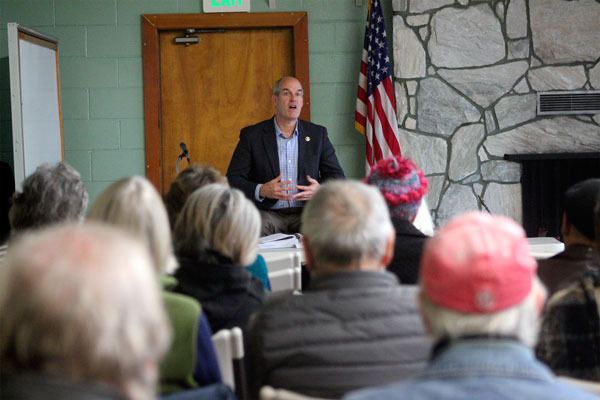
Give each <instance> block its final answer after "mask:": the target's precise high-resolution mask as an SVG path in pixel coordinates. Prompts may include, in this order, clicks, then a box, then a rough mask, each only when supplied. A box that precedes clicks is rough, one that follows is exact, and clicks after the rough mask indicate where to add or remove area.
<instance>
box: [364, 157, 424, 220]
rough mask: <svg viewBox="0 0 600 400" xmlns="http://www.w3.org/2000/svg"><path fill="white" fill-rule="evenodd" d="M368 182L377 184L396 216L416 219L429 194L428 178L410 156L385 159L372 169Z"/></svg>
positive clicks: (366, 181)
mask: <svg viewBox="0 0 600 400" xmlns="http://www.w3.org/2000/svg"><path fill="white" fill-rule="evenodd" d="M365 183H367V184H369V185H373V186H377V187H378V188H379V191H380V192H381V194H382V195H383V197H384V198H385V201H386V203H387V205H388V208H389V210H390V214H391V215H392V217H397V218H402V219H406V220H409V221H412V220H413V219H414V217H415V216H416V215H417V211H418V210H419V206H420V205H421V199H422V198H423V196H424V195H425V193H427V179H426V178H425V177H424V176H423V172H422V171H420V170H419V169H418V168H417V167H416V166H415V164H414V163H413V162H412V161H411V160H409V159H408V158H402V157H400V156H398V157H392V158H387V159H385V160H381V161H379V162H378V163H377V165H376V166H375V167H374V168H373V169H372V170H371V173H370V174H369V176H368V177H367V178H366V179H365Z"/></svg>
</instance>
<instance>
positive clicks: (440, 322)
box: [419, 277, 546, 347]
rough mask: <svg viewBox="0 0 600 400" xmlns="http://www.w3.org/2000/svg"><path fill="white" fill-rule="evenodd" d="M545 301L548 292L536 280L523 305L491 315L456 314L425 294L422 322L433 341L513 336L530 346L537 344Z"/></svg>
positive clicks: (423, 296) (422, 294)
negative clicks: (468, 337) (470, 336)
mask: <svg viewBox="0 0 600 400" xmlns="http://www.w3.org/2000/svg"><path fill="white" fill-rule="evenodd" d="M457 290H460V289H457ZM545 299H546V290H545V289H544V287H543V285H542V284H541V283H540V281H539V279H538V278H537V277H536V278H535V280H534V282H533V286H532V289H531V291H530V292H529V294H528V295H527V297H526V298H525V299H524V300H523V301H522V302H520V303H519V304H517V305H515V306H513V307H510V308H507V309H505V310H501V311H498V312H494V313H491V314H469V313H463V312H459V311H454V310H451V309H448V308H445V307H442V306H439V305H437V304H435V303H434V302H432V301H431V300H430V299H429V298H428V297H427V295H426V294H425V293H424V292H423V291H421V293H420V294H419V300H420V302H421V312H422V314H423V319H424V322H425V325H426V326H427V327H428V328H429V331H430V333H431V335H432V336H433V339H434V340H440V339H442V338H445V337H446V338H449V339H456V338H459V337H461V336H465V335H504V336H514V337H516V338H517V339H519V340H520V341H521V342H523V343H524V344H525V345H527V346H529V347H533V346H535V344H536V343H537V338H538V332H539V328H540V323H541V321H540V308H541V306H542V304H543V302H544V300H545Z"/></svg>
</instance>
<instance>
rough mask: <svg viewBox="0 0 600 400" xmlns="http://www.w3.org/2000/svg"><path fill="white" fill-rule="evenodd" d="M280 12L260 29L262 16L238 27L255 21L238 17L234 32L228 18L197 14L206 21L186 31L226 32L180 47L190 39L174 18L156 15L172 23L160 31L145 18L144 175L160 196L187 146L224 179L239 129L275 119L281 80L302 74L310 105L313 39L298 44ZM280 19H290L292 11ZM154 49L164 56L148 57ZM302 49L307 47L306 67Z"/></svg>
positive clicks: (196, 159)
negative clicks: (273, 99) (273, 94)
mask: <svg viewBox="0 0 600 400" xmlns="http://www.w3.org/2000/svg"><path fill="white" fill-rule="evenodd" d="M274 14H275V13H264V14H262V15H261V16H262V17H267V19H266V22H267V23H266V24H265V23H264V21H263V24H262V25H261V24H257V22H260V18H256V17H255V18H252V19H250V20H247V21H245V22H246V23H245V24H243V23H240V20H239V18H240V17H243V18H247V17H248V16H251V15H252V14H240V15H237V16H238V20H237V22H236V23H234V24H231V23H230V24H229V26H224V25H228V24H227V23H224V22H227V21H224V16H223V15H206V14H195V15H194V16H196V17H197V18H200V20H198V19H196V20H195V21H189V16H190V15H183V16H182V18H183V17H185V18H184V19H186V18H187V20H186V21H182V22H181V26H185V27H186V28H195V29H202V28H210V29H214V28H223V29H224V31H223V32H207V33H197V34H193V35H194V36H199V37H200V43H197V44H191V45H189V46H185V45H182V44H176V43H174V39H175V38H176V37H181V36H183V34H184V32H183V30H175V29H173V28H172V26H173V21H172V18H173V17H174V16H171V15H169V16H158V17H162V18H166V20H165V21H163V28H164V29H158V28H156V25H157V21H156V19H155V17H157V16H143V19H142V21H144V19H146V20H147V21H152V22H153V26H152V29H151V30H150V29H144V28H143V34H144V107H145V110H144V119H145V136H146V174H147V177H148V179H150V180H151V181H152V182H153V183H154V184H155V185H156V187H157V188H158V189H159V190H161V191H162V192H164V191H166V190H168V187H169V185H170V182H171V181H172V180H173V178H174V177H175V175H176V163H177V158H178V156H179V154H180V153H181V150H180V147H179V143H181V142H184V143H186V145H187V147H188V149H189V153H190V158H191V161H192V162H198V163H201V164H205V165H211V166H214V167H215V168H217V169H218V170H220V171H221V172H222V173H225V172H226V170H227V166H228V165H229V161H230V159H231V154H232V153H233V150H234V148H235V146H236V144H237V141H238V137H239V131H240V129H241V128H242V127H244V126H247V125H250V124H253V123H256V122H259V121H262V120H264V119H266V118H269V117H270V116H271V115H273V113H274V108H273V105H272V103H271V91H272V86H273V83H274V82H275V80H277V79H278V78H279V77H281V76H284V75H296V76H298V78H299V79H300V80H301V81H302V83H303V85H304V86H305V101H306V102H307V103H308V102H309V100H308V99H309V98H308V97H307V95H306V92H308V93H309V89H308V86H309V82H308V52H307V50H308V48H307V46H305V45H307V39H306V41H305V40H299V39H300V37H301V35H299V33H298V32H296V28H295V26H296V25H298V23H297V22H296V23H294V24H293V25H290V24H289V22H288V23H287V25H286V23H281V22H278V23H274V22H275V20H274V19H273V17H274V16H275V15H274ZM281 14H283V16H285V17H286V18H288V19H289V14H294V13H281ZM296 14H304V13H296ZM297 17H298V16H297V15H296V19H297ZM305 17H306V16H305V14H304V16H303V20H304V22H303V24H305V22H306V21H305V19H306V18H305ZM234 21H235V19H234ZM242 22H244V21H242ZM190 23H192V25H189V24H190ZM146 25H148V24H146ZM257 25H258V26H257ZM265 25H266V26H265ZM143 26H144V24H143ZM146 28H148V27H147V26H146ZM306 34H307V32H306ZM153 41H155V42H156V44H155V45H152V43H151V42H153ZM298 42H300V44H298ZM148 46H150V47H154V48H155V50H156V51H157V52H158V54H156V53H154V51H152V52H151V54H150V56H151V57H150V56H149V54H147V53H150V52H149V51H148V50H149V49H147V47H148ZM298 47H306V49H305V50H306V56H305V57H304V58H303V61H302V62H300V63H299V62H298V61H299V60H298V56H299V55H302V54H301V53H299V52H298V51H299V49H298ZM156 64H158V65H156ZM302 75H303V76H302ZM153 76H155V77H156V80H154V79H153V78H152V77H153ZM303 78H304V79H303ZM308 96H310V94H308ZM309 110H310V108H309V107H306V106H305V107H304V109H303V111H304V115H303V116H302V117H303V118H306V119H308V118H309ZM152 111H154V112H152ZM154 124H156V125H157V126H155V125H154ZM185 166H187V161H182V162H181V164H180V167H181V168H182V169H183V168H185Z"/></svg>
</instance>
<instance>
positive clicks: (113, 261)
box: [0, 224, 170, 400]
mask: <svg viewBox="0 0 600 400" xmlns="http://www.w3.org/2000/svg"><path fill="white" fill-rule="evenodd" d="M0 315H1V316H2V335H0V365H1V366H2V368H1V369H0V374H2V375H4V374H10V373H15V372H20V371H30V372H31V371H34V372H40V373H43V374H50V375H55V376H59V377H63V378H70V379H73V380H80V381H89V382H100V383H104V384H106V385H108V386H112V387H115V388H117V389H118V390H120V391H121V392H122V393H123V394H125V395H127V396H128V397H129V398H130V399H133V400H149V399H152V398H153V396H154V392H155V386H156V382H157V364H158V360H159V359H160V358H161V357H162V355H163V354H164V352H165V351H166V349H167V346H168V343H169V338H170V328H169V324H168V322H167V318H166V314H165V312H164V309H163V306H162V302H161V299H160V296H159V290H158V283H157V277H156V274H155V273H154V272H153V270H152V263H151V260H150V257H149V255H148V252H147V251H146V249H145V247H143V246H142V245H141V243H139V242H138V241H136V240H134V239H132V238H130V237H128V236H127V235H125V234H124V233H122V232H119V231H116V230H115V229H114V228H109V227H107V226H98V225H96V226H94V225H90V224H87V225H78V226H62V227H53V228H50V229H43V230H40V231H36V232H32V233H28V234H24V235H23V236H22V237H20V238H17V239H16V240H15V242H14V243H11V246H10V249H9V250H8V253H7V256H6V259H5V264H4V265H3V268H0Z"/></svg>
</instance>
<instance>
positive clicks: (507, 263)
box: [420, 212, 537, 314]
mask: <svg viewBox="0 0 600 400" xmlns="http://www.w3.org/2000/svg"><path fill="white" fill-rule="evenodd" d="M536 270H537V262H536V261H535V259H534V258H533V256H532V255H531V252H530V249H529V244H528V243H527V238H526V237H525V232H524V231H523V228H521V227H520V226H519V225H518V224H517V223H515V222H514V221H513V220H511V219H510V218H507V217H501V216H492V215H489V214H484V213H481V212H470V213H467V214H464V215H462V216H460V217H457V218H455V219H453V220H452V221H450V222H449V223H448V224H447V225H446V226H444V227H443V228H442V229H440V230H439V231H438V232H437V233H436V234H435V236H434V237H433V238H431V239H429V240H428V241H427V243H426V245H425V249H424V252H423V257H422V258H421V270H420V271H421V285H422V287H423V290H424V292H425V294H426V295H427V297H428V298H429V299H430V300H431V301H432V302H434V303H435V304H438V305H439V306H442V307H445V308H449V309H452V310H455V311H459V312H464V313H471V314H488V313H493V312H496V311H500V310H504V309H506V308H509V307H512V306H514V305H516V304H518V303H520V302H521V301H522V300H524V299H525V297H527V295H528V294H529V292H530V291H531V288H532V286H533V281H534V279H535V276H536Z"/></svg>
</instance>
